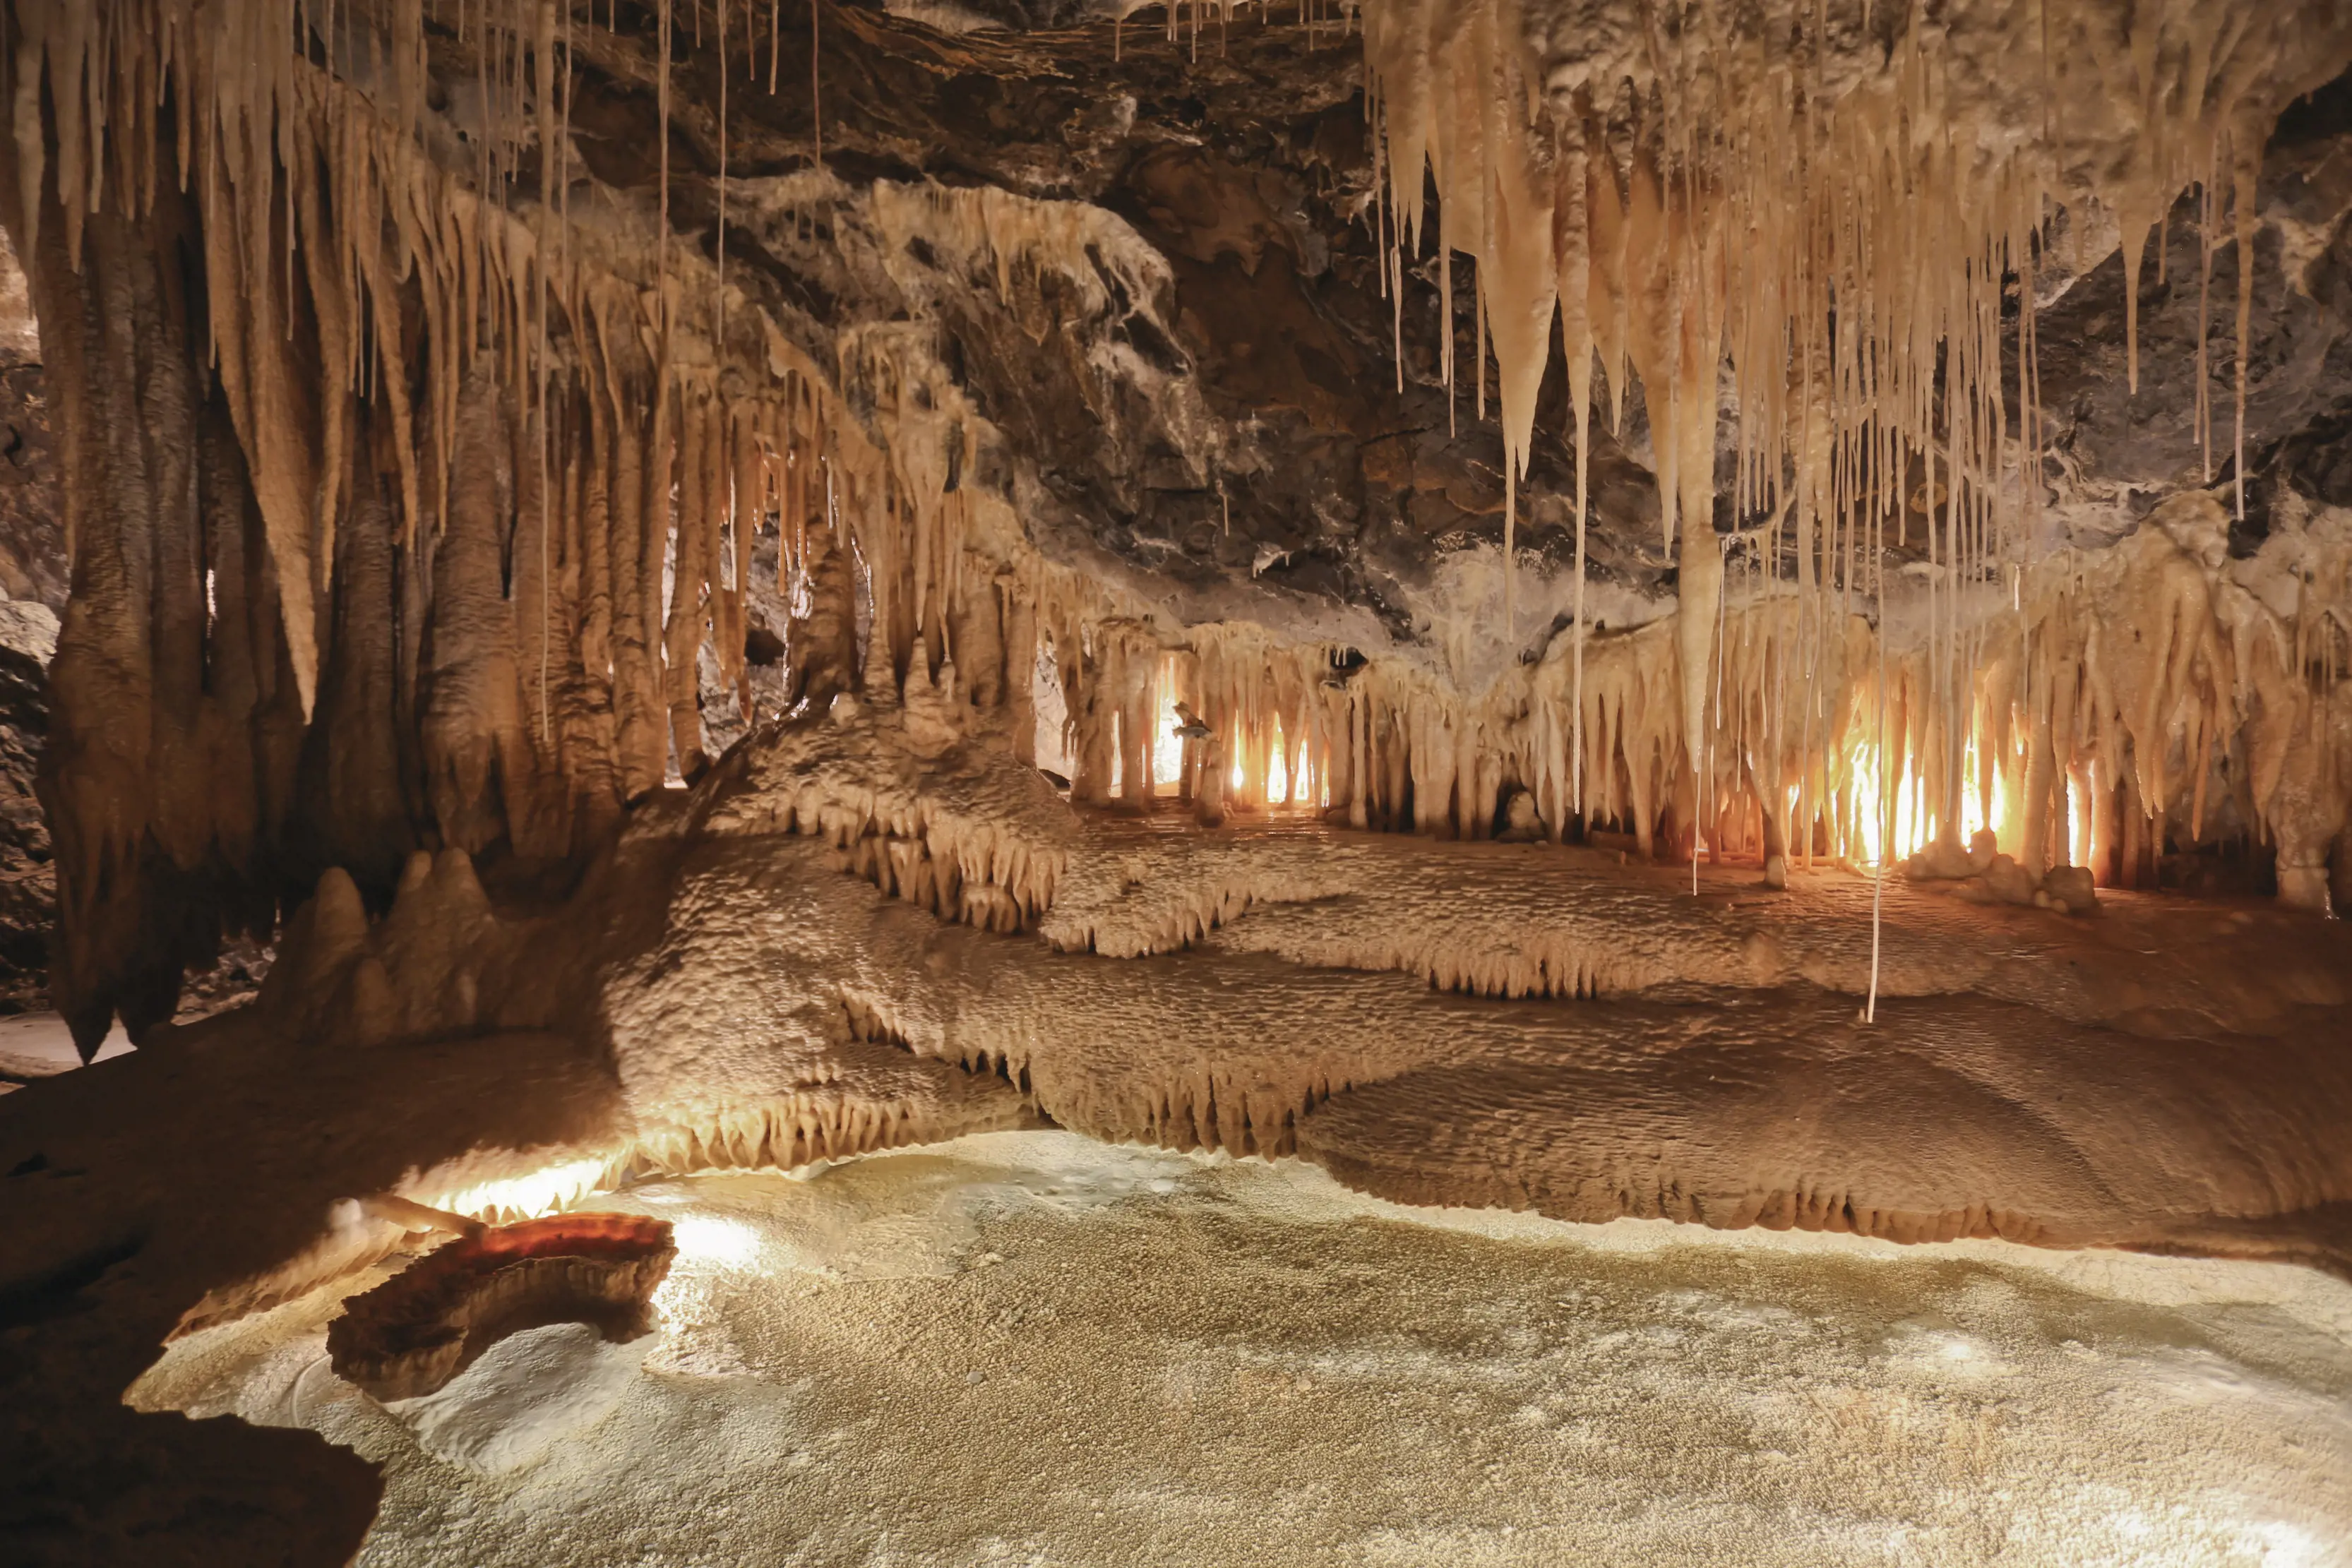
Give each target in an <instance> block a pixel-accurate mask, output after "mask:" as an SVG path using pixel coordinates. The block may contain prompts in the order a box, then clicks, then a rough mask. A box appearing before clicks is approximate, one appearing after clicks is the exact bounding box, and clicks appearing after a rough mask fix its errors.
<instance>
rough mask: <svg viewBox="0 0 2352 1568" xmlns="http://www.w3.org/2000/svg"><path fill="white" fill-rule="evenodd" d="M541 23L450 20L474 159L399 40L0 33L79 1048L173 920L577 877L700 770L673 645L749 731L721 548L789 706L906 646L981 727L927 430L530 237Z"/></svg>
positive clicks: (348, 8)
mask: <svg viewBox="0 0 2352 1568" xmlns="http://www.w3.org/2000/svg"><path fill="white" fill-rule="evenodd" d="M565 11H568V7H559V6H558V5H553V4H549V3H546V0H513V3H510V4H507V5H493V6H488V7H478V8H471V9H468V10H467V14H466V15H467V19H468V26H464V27H461V28H460V36H459V38H458V40H457V42H458V47H460V49H461V50H462V49H465V48H470V49H472V51H473V54H474V61H475V74H476V75H477V77H478V87H479V89H480V99H479V103H478V106H477V110H478V114H479V116H480V117H481V119H482V120H483V121H484V122H485V123H484V124H482V125H478V126H476V127H474V137H473V140H474V142H475V153H474V155H473V156H472V158H471V162H468V158H467V156H466V155H464V154H463V153H462V152H453V151H452V150H451V149H452V148H453V147H455V146H456V145H457V144H456V143H455V142H453V141H451V139H449V138H448V137H447V136H446V135H438V136H436V127H435V124H434V123H433V122H430V121H428V120H426V119H425V116H424V99H425V80H426V66H427V62H426V58H425V34H424V31H423V22H422V17H421V16H420V14H419V8H418V5H417V4H416V0H392V3H391V4H389V5H383V6H377V7H369V6H365V5H356V4H354V5H342V6H320V5H301V4H297V3H296V0H247V3H243V4H205V3H199V0H125V3H124V4H122V5H110V6H105V7H90V6H86V5H79V4H73V3H68V0H15V3H13V4H12V5H10V6H9V7H8V11H7V16H6V20H7V23H8V25H9V26H10V28H11V30H12V33H11V42H12V45H13V47H14V51H15V53H14V63H15V65H16V76H15V87H16V104H17V109H16V116H15V131H16V134H15V139H14V145H13V149H12V152H13V157H12V158H11V159H10V160H9V173H10V176H11V178H10V180H9V182H8V201H7V208H8V210H7V212H6V214H5V216H6V219H7V221H8V222H9V223H10V225H12V227H14V228H15V229H16V240H17V245H18V249H19V253H20V254H21V255H22V256H24V257H25V259H26V266H27V268H28V271H29V272H30V274H31V277H32V282H33V286H34V293H35V298H36V304H37V313H38V315H39V317H40V319H41V322H42V327H43V330H44V333H45V340H46V341H45V350H46V352H45V357H46V359H47V363H48V366H49V371H50V374H51V376H52V378H53V381H54V382H55V384H56V388H57V395H58V405H59V409H60V414H61V423H62V428H63V431H64V435H65V444H66V447H67V453H66V465H67V470H68V473H67V482H66V487H65V499H66V505H67V514H68V526H69V529H70V531H71V532H72V533H73V535H74V536H75V540H74V549H75V559H76V583H75V598H76V601H77V605H78V612H77V614H76V616H75V617H74V618H73V619H72V621H71V623H70V624H69V627H68V633H67V635H66V637H65V638H64V639H63V641H64V643H65V647H64V649H63V651H62V653H61V656H60V659H59V661H58V677H57V686H58V714H59V720H58V738H57V740H56V742H55V744H53V745H52V746H51V747H50V748H49V755H48V758H47V763H46V767H47V770H48V777H49V784H48V788H47V794H48V796H49V798H50V800H51V804H52V809H53V814H54V815H55V816H56V817H57V818H58V840H59V846H60V859H61V866H62V870H63V873H64V874H63V900H64V909H63V919H62V925H63V928H64V948H65V950H64V952H63V953H62V954H61V955H60V961H59V964H58V976H57V987H56V988H57V990H58V995H59V999H60V1001H61V1003H62V1004H64V1006H65V1007H66V1009H67V1010H68V1013H69V1014H70V1015H71V1016H73V1017H74V1018H75V1019H76V1026H77V1029H78V1030H80V1029H86V1030H92V1031H95V1032H94V1033H92V1034H91V1039H92V1040H95V1038H97V1035H99V1034H102V1033H103V1032H104V1029H105V1024H106V1021H107V1016H108V1014H109V1013H110V1011H111V1010H112V1009H113V1007H114V1006H116V1005H117V1004H125V1005H126V1012H127V1013H128V1014H135V1016H134V1017H133V1023H134V1026H139V1025H143V1024H144V1023H145V1022H147V1021H150V1019H152V1018H153V1017H159V1016H167V1015H168V1012H169V1009H170V1007H171V999H172V991H173V988H175V985H176V976H177V973H178V967H179V964H180V962H181V961H182V960H183V959H184V958H201V957H202V956H203V951H202V950H203V948H204V946H205V936H204V935H203V933H202V931H201V930H199V929H197V928H198V927H203V926H205V925H207V924H208V923H209V922H211V921H213V920H214V919H215V918H216V914H215V913H213V912H207V913H205V914H201V915H198V914H194V913H192V912H191V911H189V910H185V909H179V908H176V907H175V903H176V901H177V899H178V897H179V894H178V893H176V892H174V891H173V890H174V889H181V890H182V891H184V890H185V886H184V884H185V879H186V878H188V877H191V876H193V877H195V878H197V879H199V880H200V881H201V880H202V879H203V878H205V877H206V876H221V875H225V876H226V877H228V878H229V879H230V880H232V881H242V882H244V883H247V884H248V885H250V886H252V887H253V888H254V889H255V895H256V896H257V897H258V900H259V909H258V911H257V912H251V913H248V914H247V915H243V916H240V917H239V918H240V919H243V920H247V921H256V922H258V923H260V924H262V925H267V924H268V918H269V916H268V908H269V905H270V903H271V902H272V894H271V893H270V891H269V885H268V884H269V883H270V882H271V880H272V878H273V877H274V876H278V877H282V876H288V875H290V877H291V878H292V879H293V880H294V881H296V882H297V883H299V882H304V881H307V880H308V877H309V875H310V874H311V873H312V871H313V869H314V868H315V866H316V865H317V864H319V863H334V862H341V863H347V864H350V865H352V866H353V867H354V868H355V869H357V870H359V871H360V872H361V873H362V876H364V877H367V878H369V879H370V880H371V881H372V882H375V883H383V882H386V881H388V879H389V877H390V876H391V875H392V873H394V871H395V870H396V868H397V866H398V865H399V863H400V859H401V856H402V855H403V854H404V853H405V852H407V851H408V850H409V849H411V848H414V847H415V846H416V845H417V844H419V843H425V844H428V845H429V844H433V843H436V842H438V843H447V844H454V845H457V846H461V847H463V848H465V849H467V850H469V851H477V852H478V851H480V850H483V849H486V848H488V847H489V846H491V845H493V844H495V843H498V842H499V841H504V842H506V843H507V844H508V845H509V846H510V847H511V848H512V849H513V850H514V851H515V852H518V853H519V854H520V855H522V856H524V857H526V858H530V859H538V858H558V857H566V856H572V857H576V856H578V855H581V854H583V853H584V852H587V851H588V850H589V849H590V848H591V847H593V845H594V844H595V843H596V842H598V841H600V840H601V839H602V837H603V836H604V834H605V833H606V832H607V831H609V829H610V828H611V827H612V825H613V824H614V822H615V821H617V820H618V818H619V816H620V813H621V811H622V810H623V807H624V805H625V802H626V801H627V800H632V799H635V798H636V797H638V796H640V795H642V794H644V793H645V792H646V791H647V790H650V789H656V788H657V787H658V786H660V785H661V784H662V783H663V781H664V779H666V778H668V777H676V776H677V775H680V774H683V775H687V776H691V775H693V774H694V773H696V772H697V771H698V769H699V768H700V767H701V765H702V763H703V761H704V760H705V759H704V757H703V730H702V727H701V717H700V704H701V697H702V691H701V683H700V682H699V681H698V664H700V663H701V662H702V661H703V659H704V658H705V657H706V649H707V650H708V651H709V656H714V657H715V661H716V665H717V671H718V675H719V685H721V686H722V687H723V688H725V689H726V690H728V691H729V692H730V693H731V694H732V695H733V697H734V699H735V700H736V701H738V702H740V704H742V705H743V706H744V707H745V708H746V710H747V711H746V716H749V714H748V709H749V705H750V701H751V694H750V686H749V685H748V683H747V681H746V679H745V674H746V671H745V664H746V632H747V614H748V612H747V608H746V605H747V591H748V589H749V579H750V574H751V562H752V559H753V554H754V542H755V539H756V538H757V536H758V535H759V533H760V532H761V530H762V529H773V530H774V531H775V532H776V533H777V534H778V535H779V536H780V543H779V547H778V549H777V552H776V559H777V566H776V570H777V572H778V579H779V580H778V581H777V583H776V584H775V585H774V587H775V588H776V590H777V591H778V592H779V593H780V594H781V595H782V597H784V598H786V599H787V600H788V601H790V602H791V603H792V605H793V612H794V613H793V624H792V626H791V628H790V639H791V641H792V643H793V645H794V651H795V655H796V656H795V660H794V668H793V674H792V681H793V696H794V697H796V698H797V697H801V696H811V697H815V698H818V699H823V698H824V697H825V696H827V695H830V693H831V692H832V691H835V690H845V689H852V688H856V687H860V686H863V687H866V688H869V689H870V688H872V687H874V686H877V685H880V686H886V687H887V688H888V689H889V690H890V691H891V692H892V693H893V694H894V695H895V692H896V690H897V687H898V683H899V682H900V681H902V680H904V679H906V678H907V677H908V672H909V666H910V664H918V663H922V662H923V661H922V659H921V657H920V656H919V652H918V651H919V649H921V648H923V647H924V646H925V645H926V643H927V644H928V647H929V650H930V651H931V653H932V654H933V655H934V656H946V657H954V656H956V655H959V654H961V656H962V657H963V658H964V661H965V667H966V670H967V672H968V674H967V677H966V679H967V685H971V686H974V687H976V689H977V693H978V696H979V698H980V700H982V701H990V700H993V697H994V695H995V693H996V692H997V691H998V690H999V689H1001V688H1002V687H1003V686H1004V685H1006V684H1007V683H1006V682H1005V681H1004V680H1003V674H1002V671H1001V669H1000V668H999V667H998V666H999V664H1000V662H1001V657H1002V655H1001V653H1000V652H998V651H996V650H995V649H994V648H993V647H992V646H984V644H998V643H1003V642H1006V641H1013V640H1017V637H1018V636H1019V635H1020V634H1021V629H1020V628H1019V627H1018V626H1015V627H1014V628H1013V629H1012V631H1013V636H1012V637H1007V636H1005V635H1003V633H1002V632H998V631H997V630H996V628H997V625H998V618H997V617H995V616H993V615H991V616H987V617H983V616H981V615H979V614H978V613H977V612H974V611H972V610H971V606H972V605H975V604H978V603H980V602H982V601H985V603H986V604H987V605H989V606H990V607H991V608H993V607H994V606H995V605H996V604H997V603H998V602H999V601H1000V600H1001V598H1002V597H1003V595H1001V594H1000V592H999V591H998V589H997V587H996V577H997V575H998V573H999V568H998V566H997V565H996V564H995V563H994V562H993V561H990V562H977V563H976V562H975V561H974V559H973V558H972V556H971V552H970V551H969V550H967V549H964V548H963V547H962V545H961V542H960V540H961V518H962V516H963V513H964V507H962V505H961V501H960V500H959V498H957V497H953V496H952V495H950V494H949V493H948V492H950V491H951V490H952V489H953V488H954V486H953V468H954V465H955V456H954V455H953V454H952V453H948V454H945V455H942V452H941V450H940V447H941V444H942V442H943V441H945V440H947V439H949V436H948V434H946V433H942V432H939V431H933V432H930V433H929V438H928V439H926V438H925V434H926V433H925V432H923V431H920V430H918V429H917V428H916V427H915V425H914V423H913V421H912V420H911V418H910V419H908V420H907V421H905V422H903V423H906V425H907V428H906V430H905V431H904V432H903V435H904V439H902V440H901V441H900V443H899V444H898V449H897V450H895V451H894V450H888V449H886V448H884V447H881V446H877V444H875V443H873V442H872V441H871V440H869V439H868V438H867V436H866V434H864V432H863V431H862V430H861V428H860V427H859V426H858V425H857V424H856V422H854V421H852V420H849V419H847V418H845V415H844V413H843V410H842V408H841V405H840V402H839V399H838V397H837V396H836V395H835V392H834V391H833V388H834V385H835V376H834V375H833V374H832V373H830V372H829V371H826V370H824V369H821V368H820V367H818V366H817V365H815V364H814V363H813V362H811V361H809V360H808V359H807V358H806V357H805V356H803V355H802V354H800V353H798V352H797V351H796V350H794V349H793V347H792V346H791V345H790V344H789V343H788V342H786V341H785V340H783V339H782V336H781V334H779V333H778V332H777V331H776V329H775V328H774V327H773V324H772V322H767V321H765V319H764V318H762V317H761V316H760V315H759V313H757V312H756V311H742V312H739V313H738V314H737V316H736V317H735V318H734V321H733V328H734V330H733V332H732V333H731V334H730V333H729V331H728V325H727V324H728V317H727V314H726V312H725V310H724V308H723V305H724V302H725V299H726V292H725V287H724V280H723V277H717V276H715V274H714V269H713V267H711V266H710V265H709V264H708V263H706V262H704V261H702V260H701V259H699V258H698V257H697V256H691V255H689V254H688V252H687V250H686V247H682V246H681V247H673V246H671V245H670V244H669V243H668V242H667V235H666V233H664V234H660V235H656V236H653V238H654V243H651V244H646V245H637V244H634V243H633V242H630V241H628V240H626V239H625V238H616V237H614V235H613V234H612V233H611V232H609V231H599V233H598V234H597V235H587V234H584V233H583V231H579V230H576V229H575V228H574V227H573V226H572V225H570V224H569V223H568V222H566V221H565V220H566V216H567V212H568V203H569V196H568V188H569V183H570V181H569V178H568V174H567V172H566V171H565V170H564V169H562V167H561V163H562V161H561V160H560V159H557V158H554V157H542V158H541V159H539V160H538V163H539V172H540V178H539V187H540V188H539V193H538V195H539V199H538V201H537V202H536V203H535V204H533V203H530V202H528V201H525V200H523V199H522V198H521V197H520V196H519V195H518V194H517V193H516V192H515V190H514V186H515V184H516V181H515V179H514V178H513V176H514V175H515V173H516V172H517V170H518V169H520V168H521V167H522V166H523V162H524V161H523V160H522V159H521V158H520V152H519V150H520V149H521V148H523V147H524V146H525V145H526V144H529V143H533V142H535V143H536V144H537V145H538V146H539V147H540V148H541V149H550V148H560V147H562V146H565V145H567V144H568V141H569V136H568V127H567V126H566V125H565V124H564V122H563V117H564V116H565V115H566V114H568V99H569V91H568V89H566V88H564V87H562V86H559V81H560V80H562V79H566V78H569V76H570V74H571V73H570V69H569V66H568V59H567V61H566V63H565V66H564V68H562V70H559V68H558V62H559V57H564V56H565V55H566V48H565V46H566V45H568V39H569V32H570V28H571V26H572V21H571V19H570V17H569V16H562V31H561V32H559V26H558V19H559V15H560V13H562V12H565ZM289 43H299V44H302V45H304V46H306V47H299V48H297V47H289ZM436 47H446V40H445V41H444V42H443V43H442V44H436ZM440 63H441V64H442V65H444V66H446V65H447V64H448V62H446V61H443V62H440ZM443 129H444V130H446V128H443ZM665 228H666V225H665ZM174 246H183V247H184V253H185V254H187V255H188V256H190V257H191V259H192V260H194V263H195V265H194V266H192V267H186V268H185V269H184V272H181V273H177V274H175V273H174V271H173V269H172V268H170V267H165V266H163V265H161V264H160V262H159V258H168V257H169V256H172V255H173V247H174ZM182 276H184V277H194V278H198V279H200V282H199V284H198V291H197V295H196V297H194V298H190V297H186V296H184V293H183V292H182V289H181V285H180V282H179V278H180V277H182ZM713 302H715V303H716V304H717V305H718V306H719V308H713V309H705V308H703V305H704V304H705V303H713ZM884 413H885V416H886V423H889V422H890V420H891V419H892V418H893V417H894V416H895V413H896V411H895V410H893V409H889V408H886V409H885V410H884ZM957 439H960V437H957ZM192 507H193V511H192V510H191V508H192ZM1066 597H1067V596H1066ZM861 610H862V611H864V612H866V614H867V615H868V616H869V617H870V619H871V621H872V623H873V624H874V625H875V626H877V627H879V628H880V629H881V634H879V635H877V636H873V637H870V638H867V639H866V640H865V642H864V643H863V644H862V645H861V644H860V643H859V641H858V632H859V627H858V626H857V622H858V620H859V618H860V612H861ZM861 646H862V648H863V652H864V653H865V655H866V667H865V668H864V669H862V670H861V669H856V668H853V667H852V665H853V664H855V662H856V658H857V657H858V654H859V651H860V648H861ZM1024 669H1025V666H1024ZM922 674H924V676H925V678H926V679H927V680H928V678H929V675H930V674H932V670H931V669H930V668H929V667H928V666H927V667H926V668H925V669H924V670H923V672H922ZM183 688H184V689H183ZM1019 689H1020V691H1021V693H1022V694H1024V695H1025V694H1026V692H1027V690H1028V687H1027V684H1026V682H1025V680H1024V681H1023V682H1022V683H1021V684H1020V687H1019ZM151 731H152V733H151ZM306 862H308V863H307V864H306ZM208 868H209V869H208ZM126 989H139V990H142V991H143V992H152V993H154V994H152V995H145V996H142V998H141V999H139V1000H138V1001H137V1002H136V1003H135V1004H128V1003H126V998H125V992H126Z"/></svg>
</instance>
